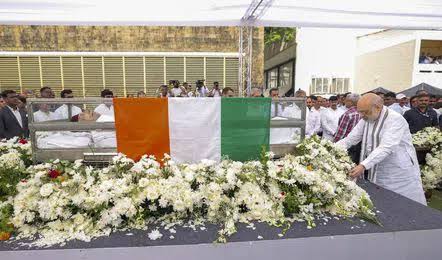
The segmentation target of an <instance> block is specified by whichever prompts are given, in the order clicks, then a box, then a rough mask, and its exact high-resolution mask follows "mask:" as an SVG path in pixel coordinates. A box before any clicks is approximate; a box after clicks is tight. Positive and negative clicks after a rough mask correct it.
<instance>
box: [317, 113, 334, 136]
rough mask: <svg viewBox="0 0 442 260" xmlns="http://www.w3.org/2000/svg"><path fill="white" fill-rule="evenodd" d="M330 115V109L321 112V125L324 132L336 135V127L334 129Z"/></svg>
mask: <svg viewBox="0 0 442 260" xmlns="http://www.w3.org/2000/svg"><path fill="white" fill-rule="evenodd" d="M329 115H330V113H329V111H324V113H322V114H321V126H322V130H323V131H324V132H326V133H327V134H329V135H334V134H335V132H336V129H333V128H332V126H331V124H330V122H328V117H329Z"/></svg>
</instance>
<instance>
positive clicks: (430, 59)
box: [419, 53, 442, 64]
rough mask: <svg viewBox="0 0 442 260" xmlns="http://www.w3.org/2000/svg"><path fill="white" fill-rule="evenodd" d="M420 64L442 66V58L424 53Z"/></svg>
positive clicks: (420, 57) (420, 58)
mask: <svg viewBox="0 0 442 260" xmlns="http://www.w3.org/2000/svg"><path fill="white" fill-rule="evenodd" d="M419 63H420V64H442V56H436V55H431V54H430V53H423V54H422V55H421V56H419Z"/></svg>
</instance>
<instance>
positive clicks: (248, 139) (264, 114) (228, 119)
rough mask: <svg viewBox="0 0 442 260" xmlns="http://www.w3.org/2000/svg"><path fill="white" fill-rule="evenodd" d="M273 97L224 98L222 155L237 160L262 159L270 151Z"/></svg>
mask: <svg viewBox="0 0 442 260" xmlns="http://www.w3.org/2000/svg"><path fill="white" fill-rule="evenodd" d="M271 103H272V100H271V98H222V99H221V155H223V156H225V155H227V156H228V157H229V158H230V159H232V160H235V161H247V160H256V159H259V155H260V153H261V151H262V147H263V146H265V147H266V149H267V150H268V149H269V135H270V106H271Z"/></svg>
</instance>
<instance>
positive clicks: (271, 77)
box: [267, 68, 278, 88]
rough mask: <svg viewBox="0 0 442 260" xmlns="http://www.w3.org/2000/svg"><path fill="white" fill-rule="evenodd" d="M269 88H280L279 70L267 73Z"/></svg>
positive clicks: (275, 69)
mask: <svg viewBox="0 0 442 260" xmlns="http://www.w3.org/2000/svg"><path fill="white" fill-rule="evenodd" d="M267 80H268V81H267V88H277V87H278V68H274V69H272V70H270V71H269V72H268V73H267Z"/></svg>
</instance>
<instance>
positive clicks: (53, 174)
mask: <svg viewBox="0 0 442 260" xmlns="http://www.w3.org/2000/svg"><path fill="white" fill-rule="evenodd" d="M48 175H49V177H50V178H51V179H55V178H57V177H58V176H60V175H61V173H60V172H59V171H57V170H54V169H50V170H49V173H48Z"/></svg>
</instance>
